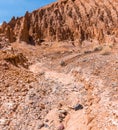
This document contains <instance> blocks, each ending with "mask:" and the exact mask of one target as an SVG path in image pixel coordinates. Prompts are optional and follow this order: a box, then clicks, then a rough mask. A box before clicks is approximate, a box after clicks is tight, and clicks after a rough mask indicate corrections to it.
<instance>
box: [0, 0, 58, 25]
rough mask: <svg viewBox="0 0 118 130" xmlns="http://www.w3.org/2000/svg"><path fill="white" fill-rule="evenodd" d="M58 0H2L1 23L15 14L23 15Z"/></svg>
mask: <svg viewBox="0 0 118 130" xmlns="http://www.w3.org/2000/svg"><path fill="white" fill-rule="evenodd" d="M54 1H56V0H0V23H2V22H3V21H7V22H8V21H9V20H10V19H11V18H12V17H13V16H16V17H17V16H18V17H19V16H23V15H24V14H25V12H26V11H29V12H31V11H33V10H35V9H38V8H39V7H42V6H44V5H47V4H49V3H51V2H54Z"/></svg>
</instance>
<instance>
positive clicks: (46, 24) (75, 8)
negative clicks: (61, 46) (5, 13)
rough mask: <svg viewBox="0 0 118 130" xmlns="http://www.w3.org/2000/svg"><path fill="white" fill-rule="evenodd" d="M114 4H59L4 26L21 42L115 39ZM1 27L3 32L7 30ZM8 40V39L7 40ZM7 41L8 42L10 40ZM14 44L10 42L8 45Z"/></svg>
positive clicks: (117, 14)
mask: <svg viewBox="0 0 118 130" xmlns="http://www.w3.org/2000/svg"><path fill="white" fill-rule="evenodd" d="M117 23H118V3H117V0H112V1H111V0H108V1H106V0H59V1H58V2H55V3H53V4H50V5H48V6H46V7H43V8H40V9H38V10H36V11H34V12H32V13H28V12H27V13H26V15H25V16H24V17H21V18H17V19H15V18H14V17H13V18H12V20H11V21H10V22H9V23H8V24H7V25H6V26H10V28H12V30H13V33H14V34H12V35H14V37H16V39H18V40H20V41H26V42H30V43H38V42H41V41H64V40H70V41H75V40H76V41H79V42H80V43H81V42H82V41H84V40H90V39H96V40H99V41H100V43H102V42H108V41H105V37H107V36H109V35H113V36H118V29H117V28H118V24H117ZM4 26H5V25H3V30H4V28H7V27H6V26H5V27H4ZM8 38H9V37H8ZM9 39H10V38H9ZM12 41H14V40H11V39H10V42H12Z"/></svg>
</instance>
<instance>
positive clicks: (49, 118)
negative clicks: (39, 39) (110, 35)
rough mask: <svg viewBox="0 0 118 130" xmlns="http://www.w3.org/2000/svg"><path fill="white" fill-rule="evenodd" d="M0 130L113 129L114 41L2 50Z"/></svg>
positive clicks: (117, 88) (117, 116)
mask: <svg viewBox="0 0 118 130" xmlns="http://www.w3.org/2000/svg"><path fill="white" fill-rule="evenodd" d="M0 130H118V43H115V45H106V46H105V45H93V44H92V43H91V44H90V45H89V46H88V45H85V46H81V47H75V46H73V45H71V43H68V42H65V43H61V42H60V43H51V42H50V43H43V44H42V45H41V46H31V45H26V44H25V43H13V44H11V46H8V47H4V48H2V49H1V50H0Z"/></svg>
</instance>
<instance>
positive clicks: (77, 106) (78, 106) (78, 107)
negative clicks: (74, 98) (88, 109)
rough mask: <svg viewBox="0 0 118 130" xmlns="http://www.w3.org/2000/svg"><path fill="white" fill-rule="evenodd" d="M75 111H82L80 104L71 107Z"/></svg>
mask: <svg viewBox="0 0 118 130" xmlns="http://www.w3.org/2000/svg"><path fill="white" fill-rule="evenodd" d="M73 109H74V110H75V111H77V110H81V109H83V106H82V105H81V104H77V105H75V106H74V107H73Z"/></svg>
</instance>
